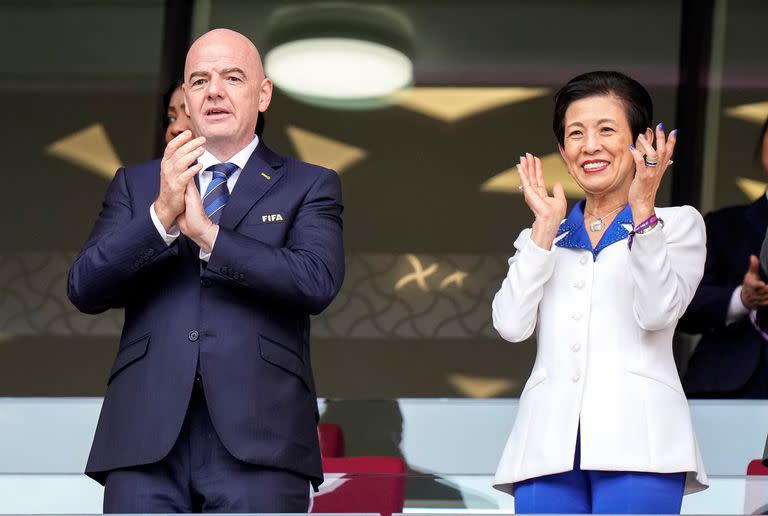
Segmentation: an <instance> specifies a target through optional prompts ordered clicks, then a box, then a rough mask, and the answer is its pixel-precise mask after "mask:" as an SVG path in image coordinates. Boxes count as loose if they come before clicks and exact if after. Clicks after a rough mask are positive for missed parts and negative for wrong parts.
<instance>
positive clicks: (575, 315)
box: [571, 312, 583, 321]
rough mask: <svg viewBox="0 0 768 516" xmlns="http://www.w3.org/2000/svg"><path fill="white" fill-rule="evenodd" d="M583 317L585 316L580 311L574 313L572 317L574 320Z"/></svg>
mask: <svg viewBox="0 0 768 516" xmlns="http://www.w3.org/2000/svg"><path fill="white" fill-rule="evenodd" d="M582 317H583V316H582V314H580V313H579V312H576V313H575V314H573V315H572V316H571V319H573V320H574V321H578V320H580V319H581V318H582Z"/></svg>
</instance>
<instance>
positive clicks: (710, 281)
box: [678, 213, 746, 334]
mask: <svg viewBox="0 0 768 516" xmlns="http://www.w3.org/2000/svg"><path fill="white" fill-rule="evenodd" d="M704 221H705V225H706V232H707V258H706V262H705V264H704V276H703V277H702V279H701V283H700V284H699V288H698V289H697V290H696V294H695V295H694V296H693V300H692V301H691V304H690V306H689V307H688V310H687V311H686V312H685V315H684V316H683V317H682V319H680V324H679V325H678V329H679V330H680V331H684V332H686V333H693V334H696V333H706V332H708V331H711V330H714V329H720V328H724V327H725V326H726V320H727V316H728V306H729V305H730V303H731V296H733V291H734V289H735V288H736V287H737V286H738V285H726V284H724V281H723V275H724V272H725V271H724V270H723V269H724V268H726V267H727V265H726V264H723V263H722V262H723V260H722V258H721V252H723V251H725V252H728V250H729V249H730V246H728V245H726V244H724V243H720V242H719V241H720V240H721V239H720V238H719V234H718V233H719V231H720V228H721V227H722V226H721V225H720V224H718V223H717V219H716V216H715V215H714V214H712V213H710V214H709V215H707V216H706V217H705V218H704ZM744 270H745V271H746V266H745V268H744Z"/></svg>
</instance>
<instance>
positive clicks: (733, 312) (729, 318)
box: [725, 285, 749, 326]
mask: <svg viewBox="0 0 768 516" xmlns="http://www.w3.org/2000/svg"><path fill="white" fill-rule="evenodd" d="M748 313H749V308H747V307H746V306H744V303H742V302H741V285H739V286H738V287H736V288H735V289H733V294H731V302H730V304H729V305H728V313H727V314H726V316H725V325H726V326H728V325H729V324H733V323H735V322H736V321H738V320H739V319H741V318H742V317H744V316H745V315H747V314H748Z"/></svg>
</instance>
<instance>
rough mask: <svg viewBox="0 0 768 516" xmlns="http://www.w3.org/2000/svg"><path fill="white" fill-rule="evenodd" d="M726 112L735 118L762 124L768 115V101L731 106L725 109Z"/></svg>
mask: <svg viewBox="0 0 768 516" xmlns="http://www.w3.org/2000/svg"><path fill="white" fill-rule="evenodd" d="M725 113H726V114H727V115H728V116H732V117H733V118H738V119H740V120H746V121H747V122H754V123H757V124H762V123H763V122H764V121H765V118H766V117H768V101H767V102H753V103H751V104H741V105H740V106H733V107H729V108H728V109H726V110H725Z"/></svg>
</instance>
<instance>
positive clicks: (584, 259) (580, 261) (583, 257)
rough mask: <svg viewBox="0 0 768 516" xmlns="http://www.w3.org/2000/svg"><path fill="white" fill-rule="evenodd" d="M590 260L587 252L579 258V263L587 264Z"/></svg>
mask: <svg viewBox="0 0 768 516" xmlns="http://www.w3.org/2000/svg"><path fill="white" fill-rule="evenodd" d="M588 261H589V258H588V257H587V255H586V254H585V255H582V257H581V259H580V260H579V263H580V264H582V265H586V264H587V262H588Z"/></svg>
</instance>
